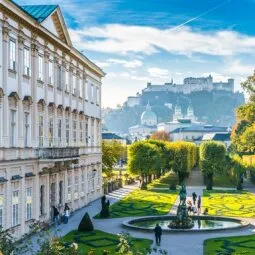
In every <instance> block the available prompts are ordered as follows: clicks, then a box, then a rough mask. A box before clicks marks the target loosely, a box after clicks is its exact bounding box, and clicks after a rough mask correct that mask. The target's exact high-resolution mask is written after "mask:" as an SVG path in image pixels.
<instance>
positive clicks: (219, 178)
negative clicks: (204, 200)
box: [213, 174, 236, 188]
mask: <svg viewBox="0 0 255 255" xmlns="http://www.w3.org/2000/svg"><path fill="white" fill-rule="evenodd" d="M213 186H215V187H223V188H235V187H236V182H235V180H233V178H231V177H230V176H229V175H227V174H220V175H219V174H216V175H214V177H213Z"/></svg>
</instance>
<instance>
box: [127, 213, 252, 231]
mask: <svg viewBox="0 0 255 255" xmlns="http://www.w3.org/2000/svg"><path fill="white" fill-rule="evenodd" d="M175 217H176V216H170V215H167V216H149V217H141V218H135V219H132V220H127V221H125V222H123V226H124V227H127V228H132V229H136V230H146V231H153V230H154V228H155V226H156V224H157V223H158V224H159V225H160V226H161V228H162V230H163V231H164V232H201V231H207V232H211V231H223V230H231V229H238V228H243V227H247V226H249V223H248V222H246V221H243V220H239V219H235V218H228V217H214V216H190V217H191V218H192V219H193V221H194V226H193V227H192V228H190V229H171V228H169V227H168V226H169V222H170V221H172V220H173V219H174V218H175Z"/></svg>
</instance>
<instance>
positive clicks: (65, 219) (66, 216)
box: [64, 203, 70, 224]
mask: <svg viewBox="0 0 255 255" xmlns="http://www.w3.org/2000/svg"><path fill="white" fill-rule="evenodd" d="M69 216H70V208H69V206H68V205H67V203H65V208H64V223H65V224H67V223H68V219H69Z"/></svg>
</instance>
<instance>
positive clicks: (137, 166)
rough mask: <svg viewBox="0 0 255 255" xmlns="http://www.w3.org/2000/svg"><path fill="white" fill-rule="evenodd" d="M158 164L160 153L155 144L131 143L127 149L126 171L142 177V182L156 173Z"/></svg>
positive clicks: (144, 142) (145, 142)
mask: <svg viewBox="0 0 255 255" xmlns="http://www.w3.org/2000/svg"><path fill="white" fill-rule="evenodd" d="M159 164H160V151H159V149H158V147H157V146H156V145H155V144H151V143H149V142H147V141H139V142H136V143H133V144H131V145H130V146H129V148H128V165H127V169H128V171H129V172H130V173H132V174H137V175H140V176H141V177H142V182H144V180H146V182H147V180H148V179H147V177H148V176H149V175H151V174H154V173H156V171H157V170H156V169H158V167H159Z"/></svg>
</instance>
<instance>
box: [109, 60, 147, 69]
mask: <svg viewBox="0 0 255 255" xmlns="http://www.w3.org/2000/svg"><path fill="white" fill-rule="evenodd" d="M108 63H113V64H119V65H122V66H124V67H126V68H136V67H140V66H142V65H143V62H142V61H140V60H131V61H128V60H123V59H116V58H111V59H108Z"/></svg>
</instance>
